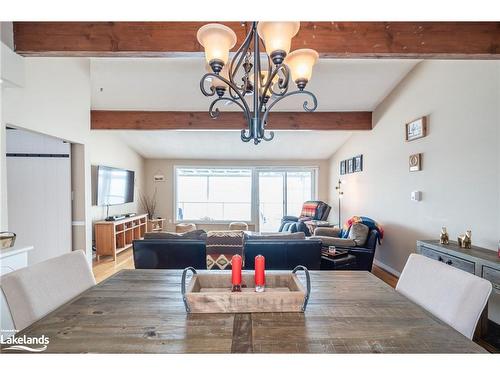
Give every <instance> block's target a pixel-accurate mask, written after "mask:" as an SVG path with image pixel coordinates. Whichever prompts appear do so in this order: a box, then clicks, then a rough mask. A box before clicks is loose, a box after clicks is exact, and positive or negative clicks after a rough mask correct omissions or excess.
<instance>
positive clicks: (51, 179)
mask: <svg viewBox="0 0 500 375" xmlns="http://www.w3.org/2000/svg"><path fill="white" fill-rule="evenodd" d="M7 200H8V227H9V230H10V231H12V232H15V233H16V234H17V239H16V244H19V245H33V246H34V250H33V251H31V252H30V253H29V255H28V264H29V265H32V264H35V263H38V262H41V261H44V260H46V259H50V258H53V257H56V256H58V255H62V254H65V253H68V252H70V251H71V249H72V242H71V161H70V145H69V144H68V143H64V142H63V141H62V140H59V139H56V138H52V137H48V136H43V135H39V134H35V133H31V132H26V131H22V130H8V132H7Z"/></svg>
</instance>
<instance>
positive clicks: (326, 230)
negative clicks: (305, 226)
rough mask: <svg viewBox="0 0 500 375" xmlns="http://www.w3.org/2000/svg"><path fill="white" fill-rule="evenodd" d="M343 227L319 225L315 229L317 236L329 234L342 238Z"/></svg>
mask: <svg viewBox="0 0 500 375" xmlns="http://www.w3.org/2000/svg"><path fill="white" fill-rule="evenodd" d="M341 232H342V229H340V228H338V227H318V228H316V229H315V230H314V235H315V236H329V237H338V238H340V234H341Z"/></svg>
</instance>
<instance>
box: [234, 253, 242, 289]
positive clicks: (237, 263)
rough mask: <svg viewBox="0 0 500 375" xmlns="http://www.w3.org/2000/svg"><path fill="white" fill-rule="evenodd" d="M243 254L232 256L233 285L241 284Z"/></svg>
mask: <svg viewBox="0 0 500 375" xmlns="http://www.w3.org/2000/svg"><path fill="white" fill-rule="evenodd" d="M241 264H242V259H241V256H240V255H238V254H236V255H233V257H232V258H231V283H232V284H233V286H239V285H241Z"/></svg>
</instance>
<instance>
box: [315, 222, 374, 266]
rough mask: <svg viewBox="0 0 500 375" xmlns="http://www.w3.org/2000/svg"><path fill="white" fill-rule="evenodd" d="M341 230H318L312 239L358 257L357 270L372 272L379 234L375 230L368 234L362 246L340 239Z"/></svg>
mask: <svg viewBox="0 0 500 375" xmlns="http://www.w3.org/2000/svg"><path fill="white" fill-rule="evenodd" d="M340 231H341V230H340V228H316V230H315V231H314V236H313V237H312V238H316V239H320V240H322V242H323V246H325V247H326V246H332V245H333V246H335V248H336V249H338V250H346V251H347V252H348V253H349V254H352V255H354V256H355V257H356V266H355V268H354V269H355V270H360V271H371V270H372V265H373V258H374V256H375V250H376V248H377V242H378V237H379V234H378V232H377V231H376V230H375V229H372V230H370V231H369V232H368V236H367V238H366V241H365V242H364V243H362V244H360V243H357V242H356V241H355V240H353V239H350V238H340V237H339V236H340Z"/></svg>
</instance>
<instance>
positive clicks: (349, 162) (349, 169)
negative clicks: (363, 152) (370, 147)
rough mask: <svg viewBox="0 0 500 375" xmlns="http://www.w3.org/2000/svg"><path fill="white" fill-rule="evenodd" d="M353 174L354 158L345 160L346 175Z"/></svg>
mask: <svg viewBox="0 0 500 375" xmlns="http://www.w3.org/2000/svg"><path fill="white" fill-rule="evenodd" d="M353 172H354V158H352V159H347V173H353Z"/></svg>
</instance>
